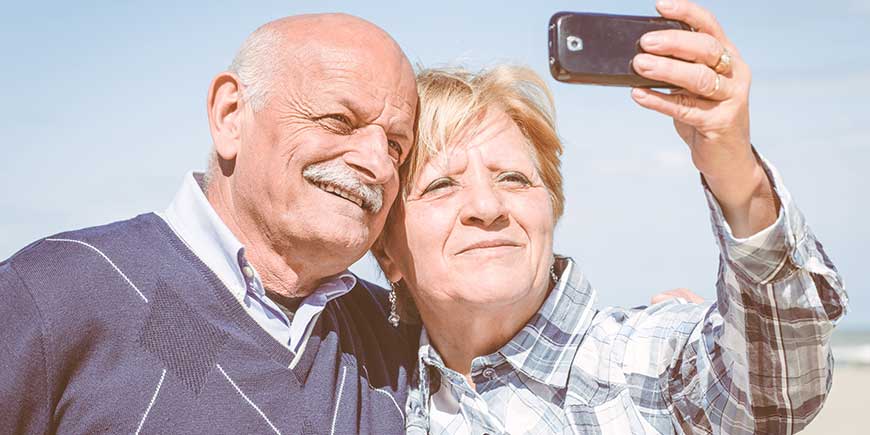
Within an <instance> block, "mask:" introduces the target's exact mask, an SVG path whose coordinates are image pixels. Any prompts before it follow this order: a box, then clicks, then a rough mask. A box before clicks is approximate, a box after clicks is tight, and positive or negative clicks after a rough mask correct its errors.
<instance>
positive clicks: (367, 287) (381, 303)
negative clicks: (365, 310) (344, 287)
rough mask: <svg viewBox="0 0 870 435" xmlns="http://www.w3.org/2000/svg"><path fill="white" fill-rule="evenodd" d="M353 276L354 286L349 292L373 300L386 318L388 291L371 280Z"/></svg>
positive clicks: (388, 300)
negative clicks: (354, 279) (354, 278)
mask: <svg viewBox="0 0 870 435" xmlns="http://www.w3.org/2000/svg"><path fill="white" fill-rule="evenodd" d="M354 276H356V286H354V288H353V290H351V294H354V295H355V296H356V297H358V298H364V299H365V300H368V301H373V302H375V308H378V309H380V311H381V312H382V313H383V314H384V318H385V319H386V315H387V314H388V313H389V310H390V291H389V290H387V289H385V288H383V287H381V286H379V285H377V284H375V283H373V282H371V281H366V280H364V279H362V278H360V277H359V276H357V275H356V274H354Z"/></svg>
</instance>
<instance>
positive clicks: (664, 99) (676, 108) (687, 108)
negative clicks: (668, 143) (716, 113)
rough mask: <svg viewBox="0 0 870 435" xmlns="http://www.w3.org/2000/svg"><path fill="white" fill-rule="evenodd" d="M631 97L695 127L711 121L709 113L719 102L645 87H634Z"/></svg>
mask: <svg viewBox="0 0 870 435" xmlns="http://www.w3.org/2000/svg"><path fill="white" fill-rule="evenodd" d="M631 98H632V99H634V101H635V102H637V104H640V105H641V106H643V107H645V108H647V109H650V110H655V111H656V112H659V113H662V114H664V115H667V116H670V117H671V118H674V119H675V120H677V121H680V122H682V123H685V124H689V125H691V126H695V127H698V126H702V125H704V124H705V123H708V122H710V120H709V119H708V118H709V116H708V113H709V111H710V110H712V109H713V108H714V107H715V106H716V104H718V103H716V102H715V101H710V100H707V99H704V98H698V97H695V96H693V95H687V94H685V93H676V94H671V95H668V94H663V93H661V92H656V91H653V90H651V89H644V88H634V89H632V90H631Z"/></svg>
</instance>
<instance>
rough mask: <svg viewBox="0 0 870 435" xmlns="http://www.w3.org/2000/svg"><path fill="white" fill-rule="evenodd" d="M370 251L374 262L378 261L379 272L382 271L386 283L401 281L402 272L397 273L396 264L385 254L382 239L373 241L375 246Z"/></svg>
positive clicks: (385, 250)
mask: <svg viewBox="0 0 870 435" xmlns="http://www.w3.org/2000/svg"><path fill="white" fill-rule="evenodd" d="M371 251H372V255H373V256H374V257H375V260H377V261H378V266H380V267H381V270H383V271H384V276H385V277H386V278H387V280H388V281H390V282H399V281H401V280H402V278H403V276H402V272H400V271H399V267H398V266H397V265H396V262H395V261H394V260H393V258H392V257H390V255H389V254H388V253H387V249H386V247H385V243H384V240H383V239H382V238H378V239H377V240H375V244H374V245H372V249H371Z"/></svg>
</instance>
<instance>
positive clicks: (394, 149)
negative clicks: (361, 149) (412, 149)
mask: <svg viewBox="0 0 870 435" xmlns="http://www.w3.org/2000/svg"><path fill="white" fill-rule="evenodd" d="M387 145H389V147H390V157H392V158H393V159H394V160H396V162H399V161H400V160H402V145H400V144H399V143H398V142H396V141H394V140H390V141H387Z"/></svg>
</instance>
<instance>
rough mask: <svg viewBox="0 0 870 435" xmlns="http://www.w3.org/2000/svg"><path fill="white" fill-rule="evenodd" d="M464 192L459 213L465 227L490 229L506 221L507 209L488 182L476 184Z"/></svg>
mask: <svg viewBox="0 0 870 435" xmlns="http://www.w3.org/2000/svg"><path fill="white" fill-rule="evenodd" d="M477 184H478V185H476V186H470V188H469V189H467V190H466V194H467V198H466V201H465V203H464V204H463V207H462V211H461V213H460V219H461V221H462V223H463V224H465V225H474V226H480V227H483V228H488V227H491V226H492V225H494V224H498V223H500V222H502V221H506V220H507V215H508V213H507V208H506V207H505V204H504V201H503V199H502V198H501V196H500V195H499V193H498V192H497V191H496V190H495V189H494V186H493V185H492V183H490V182H486V183H477Z"/></svg>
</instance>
